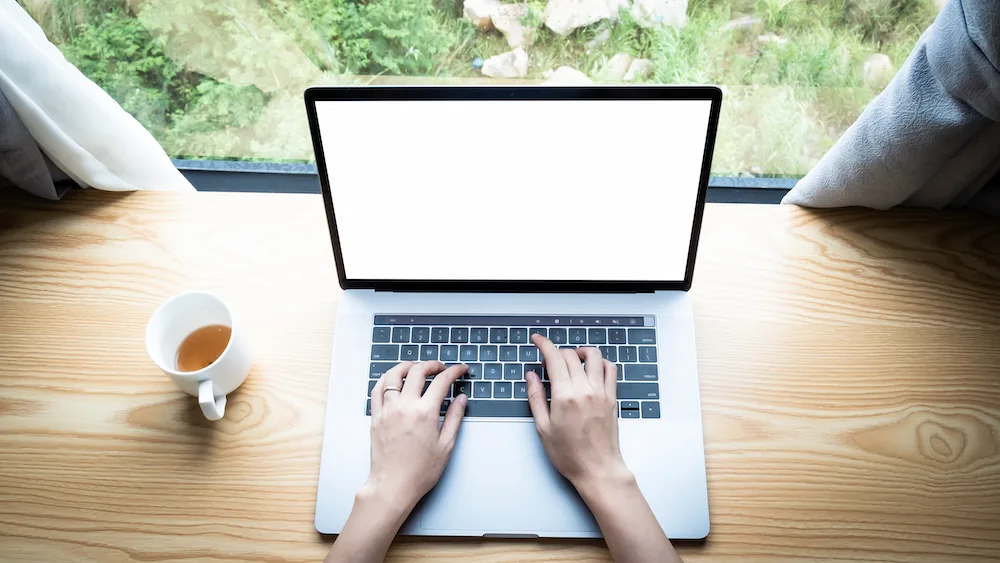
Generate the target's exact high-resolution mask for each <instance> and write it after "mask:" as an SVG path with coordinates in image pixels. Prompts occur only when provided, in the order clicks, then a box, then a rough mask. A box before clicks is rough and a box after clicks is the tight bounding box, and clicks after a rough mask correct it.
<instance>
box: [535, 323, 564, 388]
mask: <svg viewBox="0 0 1000 563" xmlns="http://www.w3.org/2000/svg"><path fill="white" fill-rule="evenodd" d="M531 342H532V343H534V345H535V347H536V348H538V350H539V351H540V352H541V353H542V361H543V362H545V372H546V373H548V374H549V380H550V381H552V382H553V384H554V383H555V382H556V381H563V382H565V381H566V380H567V379H568V378H569V372H568V371H567V369H566V360H565V359H563V356H562V354H560V353H559V349H558V348H556V345H555V344H553V343H552V341H551V340H549V339H548V338H545V337H544V336H542V335H541V334H533V335H531Z"/></svg>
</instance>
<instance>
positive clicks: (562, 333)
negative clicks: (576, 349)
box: [549, 328, 566, 344]
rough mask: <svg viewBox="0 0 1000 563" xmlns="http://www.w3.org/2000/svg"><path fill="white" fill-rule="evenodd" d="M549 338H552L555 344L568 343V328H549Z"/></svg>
mask: <svg viewBox="0 0 1000 563" xmlns="http://www.w3.org/2000/svg"><path fill="white" fill-rule="evenodd" d="M549 339H550V340H552V343H553V344H565V343H566V329H565V328H553V329H551V330H549Z"/></svg>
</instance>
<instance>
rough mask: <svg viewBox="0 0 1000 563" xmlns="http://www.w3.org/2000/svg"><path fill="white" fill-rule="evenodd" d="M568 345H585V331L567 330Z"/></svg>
mask: <svg viewBox="0 0 1000 563" xmlns="http://www.w3.org/2000/svg"><path fill="white" fill-rule="evenodd" d="M569 343H570V344H586V343H587V329H585V328H571V329H569Z"/></svg>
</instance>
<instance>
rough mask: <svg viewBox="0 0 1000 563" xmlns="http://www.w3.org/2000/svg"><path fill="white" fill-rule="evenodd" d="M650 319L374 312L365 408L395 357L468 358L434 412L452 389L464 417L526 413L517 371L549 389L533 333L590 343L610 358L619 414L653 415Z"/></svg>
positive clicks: (566, 344)
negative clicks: (462, 401) (463, 399)
mask: <svg viewBox="0 0 1000 563" xmlns="http://www.w3.org/2000/svg"><path fill="white" fill-rule="evenodd" d="M647 319H649V321H647ZM651 319H652V317H521V316H488V317H484V316H426V315H421V316H416V315H376V316H375V323H374V327H373V328H372V336H371V342H372V344H371V355H370V358H371V364H370V365H369V370H368V377H369V381H368V397H369V399H368V401H367V403H366V406H365V414H367V415H369V416H371V393H372V389H373V388H374V387H375V383H376V382H377V381H378V379H379V378H380V377H382V374H384V373H385V372H386V371H388V370H389V369H390V368H392V367H393V366H395V365H397V364H398V363H399V362H401V361H408V360H409V361H415V362H420V361H430V360H439V361H441V362H443V363H444V364H445V365H446V366H448V365H455V364H458V363H465V364H467V365H468V366H469V371H468V373H466V374H465V375H464V376H463V377H462V378H461V379H460V380H459V381H457V382H456V383H455V384H454V386H453V388H452V389H449V391H448V398H447V399H446V400H445V401H444V403H442V405H441V412H442V414H443V413H444V411H445V410H446V409H447V408H448V405H449V404H450V403H451V399H452V398H453V397H454V396H456V395H458V394H460V393H465V394H466V395H467V396H468V398H469V402H468V405H467V407H466V409H465V416H467V417H530V416H531V410H530V409H529V407H528V387H527V381H525V377H524V375H525V374H526V373H528V372H529V371H534V372H535V373H537V374H538V375H539V376H541V378H542V384H543V385H544V386H545V391H546V394H549V393H550V387H549V377H548V374H547V373H545V369H544V367H543V365H542V356H541V354H540V353H539V351H538V349H537V348H536V347H535V346H534V345H533V344H532V343H531V335H533V334H535V333H539V334H541V335H542V336H547V337H548V338H549V339H550V340H552V343H553V344H555V345H556V346H557V347H559V348H578V347H583V346H593V347H596V348H598V349H600V351H601V355H602V356H604V358H605V359H607V360H608V361H611V362H614V363H615V364H616V366H617V368H618V416H619V417H620V418H659V417H660V402H659V398H660V386H659V373H658V370H657V363H656V362H657V358H658V357H657V348H656V329H655V328H654V327H653V326H651V325H652V322H651ZM647 324H649V325H650V326H646V325H647ZM432 377H433V376H430V377H429V378H428V380H427V382H426V383H425V385H424V390H425V391H426V389H427V386H428V385H430V381H431V378H432Z"/></svg>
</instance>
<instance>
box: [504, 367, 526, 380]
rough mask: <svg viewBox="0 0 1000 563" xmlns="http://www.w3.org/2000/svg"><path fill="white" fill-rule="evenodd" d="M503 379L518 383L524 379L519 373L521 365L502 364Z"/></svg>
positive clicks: (520, 372)
mask: <svg viewBox="0 0 1000 563" xmlns="http://www.w3.org/2000/svg"><path fill="white" fill-rule="evenodd" d="M503 378H504V379H506V380H507V381H520V380H522V379H524V374H523V373H522V371H521V364H504V365H503Z"/></svg>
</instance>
